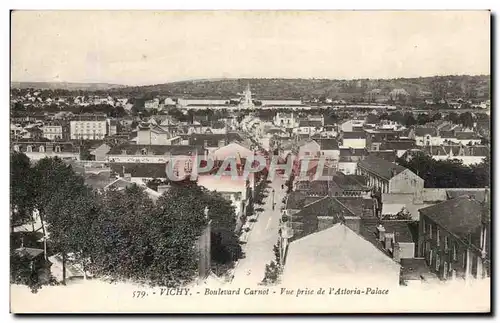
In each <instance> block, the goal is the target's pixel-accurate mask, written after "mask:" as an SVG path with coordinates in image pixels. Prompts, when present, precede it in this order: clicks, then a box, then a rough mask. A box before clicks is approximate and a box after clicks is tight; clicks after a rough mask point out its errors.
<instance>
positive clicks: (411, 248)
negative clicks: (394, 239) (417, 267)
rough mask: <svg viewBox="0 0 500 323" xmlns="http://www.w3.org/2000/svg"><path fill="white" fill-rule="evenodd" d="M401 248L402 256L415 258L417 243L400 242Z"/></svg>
mask: <svg viewBox="0 0 500 323" xmlns="http://www.w3.org/2000/svg"><path fill="white" fill-rule="evenodd" d="M398 243H399V248H400V254H399V255H400V257H401V259H402V258H415V243H413V242H398Z"/></svg>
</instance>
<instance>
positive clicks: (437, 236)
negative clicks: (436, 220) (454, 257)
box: [436, 229, 439, 247]
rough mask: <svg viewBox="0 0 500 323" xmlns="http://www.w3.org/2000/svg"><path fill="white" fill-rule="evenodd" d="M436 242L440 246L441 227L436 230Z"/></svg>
mask: <svg viewBox="0 0 500 323" xmlns="http://www.w3.org/2000/svg"><path fill="white" fill-rule="evenodd" d="M436 244H437V246H438V247H439V229H437V230H436Z"/></svg>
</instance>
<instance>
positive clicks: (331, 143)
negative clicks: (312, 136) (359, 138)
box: [316, 138, 339, 150]
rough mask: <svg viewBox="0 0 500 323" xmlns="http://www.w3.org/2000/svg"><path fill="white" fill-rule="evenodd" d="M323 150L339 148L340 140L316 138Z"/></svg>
mask: <svg viewBox="0 0 500 323" xmlns="http://www.w3.org/2000/svg"><path fill="white" fill-rule="evenodd" d="M316 141H317V142H318V143H319V146H320V149H321V150H339V142H338V140H337V139H335V138H327V139H316Z"/></svg>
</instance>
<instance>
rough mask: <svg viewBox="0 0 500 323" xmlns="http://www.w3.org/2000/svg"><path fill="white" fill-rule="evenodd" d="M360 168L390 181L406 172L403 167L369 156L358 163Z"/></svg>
mask: <svg viewBox="0 0 500 323" xmlns="http://www.w3.org/2000/svg"><path fill="white" fill-rule="evenodd" d="M358 166H359V167H362V168H364V169H366V170H367V171H369V172H372V173H374V174H376V175H378V176H380V177H382V178H385V179H388V180H389V179H391V178H393V177H394V176H395V175H397V174H399V173H401V172H403V171H404V170H406V168H405V167H403V166H400V165H397V164H393V163H391V162H389V161H387V160H384V159H381V158H378V157H375V156H367V157H366V158H365V159H363V160H361V161H359V162H358Z"/></svg>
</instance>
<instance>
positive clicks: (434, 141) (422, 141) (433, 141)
mask: <svg viewBox="0 0 500 323" xmlns="http://www.w3.org/2000/svg"><path fill="white" fill-rule="evenodd" d="M415 143H416V145H417V146H440V145H442V144H443V143H444V140H443V138H441V137H433V136H430V137H429V138H427V136H425V137H419V136H415ZM427 143H429V144H427Z"/></svg>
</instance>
